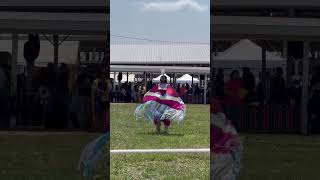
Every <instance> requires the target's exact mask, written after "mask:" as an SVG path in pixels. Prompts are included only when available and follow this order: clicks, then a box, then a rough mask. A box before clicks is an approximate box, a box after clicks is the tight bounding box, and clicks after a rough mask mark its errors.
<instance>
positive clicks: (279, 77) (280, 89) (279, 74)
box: [271, 67, 288, 104]
mask: <svg viewBox="0 0 320 180" xmlns="http://www.w3.org/2000/svg"><path fill="white" fill-rule="evenodd" d="M271 85H272V86H271V90H272V93H271V100H272V102H273V103H275V104H285V103H287V102H288V101H287V89H286V83H285V80H284V78H283V70H282V68H281V67H278V68H277V69H276V74H275V76H274V78H273V79H272V83H271Z"/></svg>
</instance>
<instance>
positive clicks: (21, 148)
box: [0, 132, 106, 180]
mask: <svg viewBox="0 0 320 180" xmlns="http://www.w3.org/2000/svg"><path fill="white" fill-rule="evenodd" d="M98 136H99V134H94V133H79V132H70V133H46V132H0V147H1V148H0V179H1V180H44V179H46V180H71V179H72V180H81V179H82V178H81V176H80V173H79V172H78V170H77V165H78V161H79V157H80V153H81V151H82V149H83V148H84V146H85V145H86V144H87V143H88V142H90V141H91V140H93V139H95V138H97V137H98ZM101 174H103V172H102V173H101ZM96 179H97V180H104V179H106V176H104V177H103V176H102V175H101V176H100V177H97V178H96Z"/></svg>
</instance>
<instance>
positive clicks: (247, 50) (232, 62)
mask: <svg viewBox="0 0 320 180" xmlns="http://www.w3.org/2000/svg"><path fill="white" fill-rule="evenodd" d="M266 61H267V68H275V67H283V68H285V67H286V59H284V58H282V57H281V55H280V54H277V53H276V52H269V51H267V52H266ZM261 63H262V48H261V47H260V46H258V45H257V44H255V43H253V42H252V41H250V40H248V39H243V40H241V41H239V42H238V43H236V44H235V45H233V46H232V47H231V48H229V49H227V50H226V51H224V52H222V53H221V54H219V55H217V56H215V57H213V66H214V67H217V68H220V67H221V68H229V69H238V68H242V67H249V68H252V69H260V68H261Z"/></svg>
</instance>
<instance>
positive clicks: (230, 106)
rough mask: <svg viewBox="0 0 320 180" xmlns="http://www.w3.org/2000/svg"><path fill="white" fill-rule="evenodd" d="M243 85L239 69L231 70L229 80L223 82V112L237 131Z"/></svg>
mask: <svg viewBox="0 0 320 180" xmlns="http://www.w3.org/2000/svg"><path fill="white" fill-rule="evenodd" d="M242 88H243V85H242V81H241V80H240V75H239V71H237V70H233V71H232V72H231V75H230V80H229V81H228V82H227V83H226V84H225V88H224V89H225V90H224V91H225V96H224V104H225V112H226V115H227V117H228V118H229V119H230V120H231V121H232V122H233V124H234V125H235V128H236V130H237V131H239V120H240V113H241V105H242V99H243V98H242V97H241V91H242Z"/></svg>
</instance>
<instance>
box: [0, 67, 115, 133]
mask: <svg viewBox="0 0 320 180" xmlns="http://www.w3.org/2000/svg"><path fill="white" fill-rule="evenodd" d="M2 69H3V68H2ZM3 77H4V76H3V70H0V89H1V94H5V93H6V96H3V95H1V97H2V98H1V103H0V104H1V109H2V110H4V109H11V110H12V112H13V114H14V116H16V118H17V124H18V125H22V126H44V127H45V128H48V129H65V128H75V129H97V130H98V129H103V127H104V123H105V113H106V112H105V111H106V108H107V106H108V104H109V103H108V98H109V97H108V95H109V94H108V82H107V78H106V77H107V76H106V75H104V74H103V73H96V74H92V73H89V72H86V71H85V70H84V69H83V68H80V71H77V72H76V71H75V68H71V66H68V65H66V64H61V65H60V66H59V67H58V69H56V68H55V66H54V65H53V64H52V63H49V64H48V66H47V67H41V68H33V70H32V73H30V74H29V75H28V77H27V75H26V74H25V73H21V74H19V75H18V76H17V97H16V98H15V101H16V103H15V104H16V106H15V107H10V106H9V105H10V104H9V103H8V100H7V99H8V98H9V97H10V95H9V92H10V77H9V76H5V77H6V79H5V78H3ZM5 101H6V102H5ZM9 113H10V111H6V112H3V113H1V114H2V117H6V118H2V126H1V127H2V128H7V127H8V126H9V116H10V114H9Z"/></svg>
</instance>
